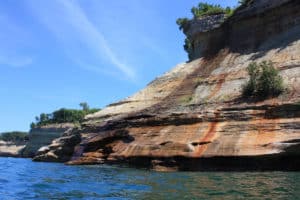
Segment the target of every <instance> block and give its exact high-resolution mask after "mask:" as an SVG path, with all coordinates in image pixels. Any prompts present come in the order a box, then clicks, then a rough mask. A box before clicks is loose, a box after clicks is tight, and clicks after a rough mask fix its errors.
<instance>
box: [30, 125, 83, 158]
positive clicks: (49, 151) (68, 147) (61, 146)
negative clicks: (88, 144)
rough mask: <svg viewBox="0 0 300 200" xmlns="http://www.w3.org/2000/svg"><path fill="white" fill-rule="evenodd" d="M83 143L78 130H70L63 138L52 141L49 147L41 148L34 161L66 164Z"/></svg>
mask: <svg viewBox="0 0 300 200" xmlns="http://www.w3.org/2000/svg"><path fill="white" fill-rule="evenodd" d="M80 141H81V136H80V133H79V132H78V130H77V129H73V130H72V129H69V130H68V131H66V132H65V133H64V134H63V135H62V137H59V138H57V139H55V140H53V141H52V143H51V144H50V145H48V146H44V147H41V148H40V149H39V150H38V151H37V153H36V156H35V157H34V158H33V161H44V162H66V161H69V160H70V159H71V157H72V156H73V153H74V148H75V146H76V145H77V144H79V143H80Z"/></svg>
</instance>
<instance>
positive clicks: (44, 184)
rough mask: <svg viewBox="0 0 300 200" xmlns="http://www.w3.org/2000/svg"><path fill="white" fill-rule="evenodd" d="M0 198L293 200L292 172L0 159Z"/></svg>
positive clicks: (297, 192)
mask: <svg viewBox="0 0 300 200" xmlns="http://www.w3.org/2000/svg"><path fill="white" fill-rule="evenodd" d="M0 197H1V198H0V199H4V200H6V199H225V200H226V199H230V200H231V199H245V198H246V199H299V198H300V173H298V172H258V173H253V172H237V173H232V172H226V173H222V172H208V173H204V172H177V173H174V172H172V173H158V172H153V171H146V170H137V169H127V168H118V167H111V166H64V165H62V164H53V163H34V162H31V161H30V160H27V159H14V158H0Z"/></svg>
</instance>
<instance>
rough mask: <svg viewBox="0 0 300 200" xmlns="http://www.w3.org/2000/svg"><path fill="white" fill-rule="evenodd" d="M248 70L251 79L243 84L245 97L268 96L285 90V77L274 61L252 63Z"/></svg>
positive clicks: (276, 94)
mask: <svg viewBox="0 0 300 200" xmlns="http://www.w3.org/2000/svg"><path fill="white" fill-rule="evenodd" d="M247 71H248V74H249V76H250V79H249V81H248V82H247V83H246V84H245V85H243V88H242V89H243V91H242V92H243V96H244V97H257V98H266V97H270V96H278V95H279V94H281V93H282V92H283V91H284V86H283V79H282V77H281V76H280V75H279V71H278V70H277V69H275V68H274V66H273V63H272V62H270V61H269V62H267V61H264V62H261V63H258V64H257V63H255V62H254V63H251V64H250V65H249V66H248V67H247Z"/></svg>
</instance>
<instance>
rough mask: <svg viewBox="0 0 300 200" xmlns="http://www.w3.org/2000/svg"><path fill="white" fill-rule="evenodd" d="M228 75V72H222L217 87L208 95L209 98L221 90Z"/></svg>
mask: <svg viewBox="0 0 300 200" xmlns="http://www.w3.org/2000/svg"><path fill="white" fill-rule="evenodd" d="M227 76H228V74H220V77H219V80H218V81H217V83H216V86H215V88H214V89H213V90H212V92H211V93H210V95H209V96H208V99H211V98H212V97H214V96H215V95H216V94H217V93H218V92H219V91H220V89H221V88H222V85H223V83H224V82H225V79H226V77H227Z"/></svg>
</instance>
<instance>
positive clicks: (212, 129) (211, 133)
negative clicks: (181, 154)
mask: <svg viewBox="0 0 300 200" xmlns="http://www.w3.org/2000/svg"><path fill="white" fill-rule="evenodd" d="M215 115H216V117H215V118H216V119H218V117H219V116H220V113H219V112H217V113H216V114H215ZM218 124H219V122H217V121H214V122H210V123H209V127H208V129H207V131H206V133H205V134H204V137H203V138H202V139H201V140H200V142H199V143H200V144H202V145H200V146H199V147H198V149H197V150H196V157H201V156H202V155H203V153H204V152H205V151H206V149H207V148H208V146H209V143H211V142H212V140H213V139H214V138H216V131H217V128H218Z"/></svg>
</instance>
